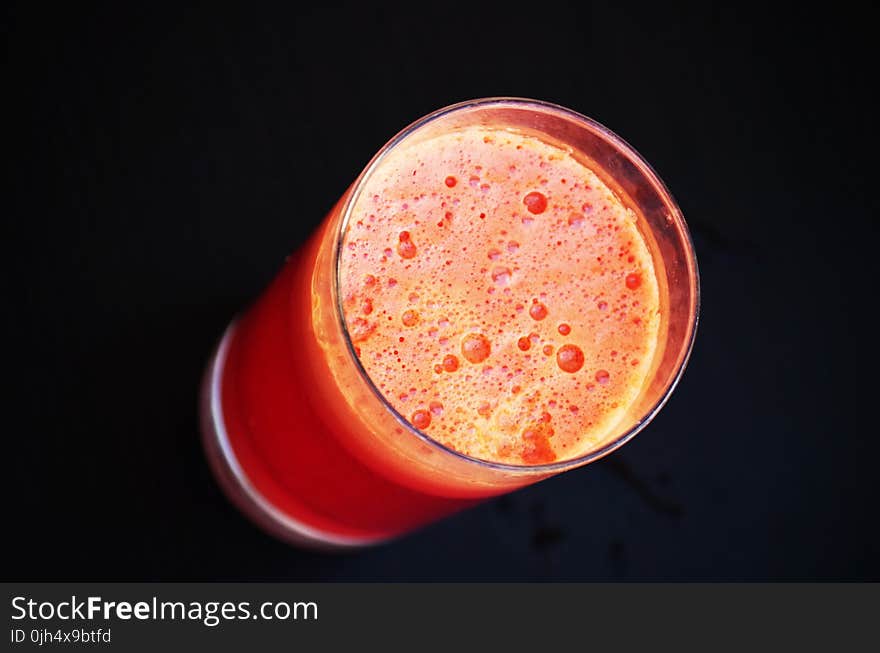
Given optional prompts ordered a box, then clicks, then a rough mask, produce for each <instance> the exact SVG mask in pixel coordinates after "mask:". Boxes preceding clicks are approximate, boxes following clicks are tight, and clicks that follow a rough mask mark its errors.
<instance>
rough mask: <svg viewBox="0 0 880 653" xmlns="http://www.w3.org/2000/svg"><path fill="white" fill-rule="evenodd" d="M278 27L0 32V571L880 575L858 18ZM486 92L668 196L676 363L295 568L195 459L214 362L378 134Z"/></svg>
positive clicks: (159, 19) (868, 156)
mask: <svg viewBox="0 0 880 653" xmlns="http://www.w3.org/2000/svg"><path fill="white" fill-rule="evenodd" d="M216 4H217V3H215V5H216ZM221 4H222V3H221ZM288 4H289V8H288V9H287V11H286V12H278V11H275V12H270V13H262V12H261V11H259V10H258V9H256V8H255V7H250V6H248V7H246V8H241V9H240V10H239V11H237V12H233V13H227V12H226V11H223V10H221V9H220V8H219V6H211V7H210V8H205V9H203V10H201V11H189V10H183V9H179V10H177V11H175V12H174V13H168V14H160V13H158V12H154V11H148V10H147V9H132V8H125V9H123V8H119V7H117V8H115V9H105V10H102V11H96V10H86V9H83V8H82V7H80V6H79V5H71V6H70V7H68V8H67V9H65V10H63V12H64V13H54V12H48V11H47V10H43V11H42V12H40V11H34V9H33V8H31V10H30V11H24V10H19V9H15V8H13V9H10V10H8V12H7V15H6V17H5V19H4V22H5V28H6V29H5V32H6V40H7V43H8V58H9V59H8V60H9V63H10V64H11V66H12V68H13V72H12V75H11V77H9V78H8V79H7V83H6V87H5V93H4V98H5V99H4V104H6V105H7V106H8V107H11V108H13V109H18V110H20V118H16V119H15V120H8V121H7V123H6V128H7V130H8V131H9V132H10V137H11V142H13V143H15V145H18V144H19V143H21V145H22V147H21V148H20V149H18V148H17V147H15V148H12V149H8V150H7V152H8V153H9V154H11V156H10V158H11V163H12V168H13V170H12V174H11V176H8V177H7V179H9V180H10V181H11V191H10V193H9V195H7V199H6V201H5V202H4V210H3V214H4V216H3V220H2V223H3V232H4V237H3V239H2V240H3V243H4V245H5V247H4V250H5V254H4V257H5V259H6V260H5V263H7V264H8V265H9V268H8V271H7V272H6V273H5V274H4V277H5V279H4V281H5V283H4V286H5V287H6V290H5V291H4V293H5V299H6V302H5V305H6V309H5V311H4V319H3V322H4V325H3V326H4V332H5V333H6V338H5V342H6V355H5V357H4V358H5V360H6V364H5V365H4V369H5V370H6V374H5V375H6V377H7V379H8V380H10V381H12V389H11V391H7V392H6V393H5V397H6V399H5V401H4V414H5V415H7V416H11V417H12V419H7V420H6V421H5V422H6V423H5V427H6V428H4V434H5V442H6V445H7V446H6V447H5V450H6V451H7V453H6V454H5V456H4V460H5V463H6V472H5V477H6V482H7V483H9V489H8V490H7V494H6V497H7V498H6V505H7V508H6V510H5V515H4V516H5V518H6V519H5V521H6V524H7V528H5V529H4V530H5V533H6V535H5V538H4V539H5V540H6V544H7V546H8V547H9V548H10V549H11V551H9V552H7V554H6V555H5V556H3V574H2V575H3V577H4V578H6V579H22V580H25V579H30V580H48V579H59V580H121V579H126V580H810V579H816V580H878V579H880V555H878V553H880V547H878V525H877V499H878V491H877V480H876V479H877V476H876V472H875V468H876V464H877V463H876V461H877V457H878V453H880V447H878V442H877V440H878V437H877V432H876V427H873V426H871V419H870V415H871V413H872V412H873V410H872V409H873V407H874V406H873V401H872V400H873V397H869V396H868V390H869V389H872V385H873V386H876V384H871V383H870V382H869V381H868V379H869V378H870V367H871V365H872V359H873V358H874V349H875V339H872V338H870V337H869V334H872V333H873V331H875V330H876V321H875V318H874V305H875V304H876V298H877V293H876V289H874V284H873V278H872V276H873V264H874V261H875V259H876V256H875V255H874V254H873V252H872V250H873V247H874V246H873V244H872V242H873V236H874V234H873V233H872V226H873V225H872V222H873V218H874V215H876V211H877V208H878V207H877V199H876V197H877V195H876V193H875V192H874V186H875V185H876V180H875V178H874V177H875V174H874V173H875V171H876V166H874V165H872V155H873V152H872V151H871V148H872V146H873V141H874V140H875V138H874V137H875V131H876V127H875V123H874V118H875V116H874V115H873V114H874V109H873V106H872V105H871V103H869V102H868V96H869V93H868V91H869V89H870V86H871V85H872V84H873V80H872V77H873V76H874V75H873V74H872V73H871V72H870V71H871V66H870V61H869V59H868V54H869V48H868V40H867V39H868V38H869V37H871V38H872V35H870V34H869V28H870V21H868V20H867V19H866V18H865V17H859V16H854V15H844V14H843V13H839V14H836V13H827V12H826V13H822V14H816V15H813V14H810V13H808V12H806V10H803V9H797V10H794V9H791V10H789V11H781V10H780V11H778V12H776V13H768V11H769V8H767V7H764V8H763V9H762V10H761V11H760V12H756V11H754V10H749V9H746V8H740V9H719V8H713V7H710V6H706V7H703V8H702V9H699V10H694V11H692V12H689V13H681V12H670V9H669V7H667V5H666V4H665V3H654V6H653V7H652V8H650V9H643V8H639V9H636V8H634V7H633V6H631V5H630V6H627V5H626V4H624V3H601V4H590V3H570V4H569V5H566V4H556V5H548V6H537V5H535V6H533V7H532V8H531V9H529V10H528V11H523V10H519V9H516V8H515V7H514V6H513V5H499V6H496V7H494V8H492V9H491V10H490V9H488V8H479V7H477V6H474V5H475V3H470V5H457V4H455V3H428V4H425V3H420V4H418V7H417V6H416V5H411V6H410V7H409V8H408V9H407V10H406V11H402V10H391V9H382V8H381V7H378V6H373V5H372V4H371V3H360V4H359V5H358V6H356V7H353V8H344V7H343V6H341V5H338V4H335V3H324V4H321V5H319V6H318V7H315V8H301V9H294V8H293V7H294V6H295V4H294V3H288ZM708 4H709V3H707V5H708ZM493 95H515V96H525V97H534V98H539V99H543V100H548V101H551V102H556V103H559V104H562V105H565V106H567V107H570V108H572V109H574V110H576V111H579V112H582V113H585V114H587V115H589V116H591V117H592V118H594V119H596V120H598V121H600V122H602V123H603V124H605V125H607V126H608V127H609V128H611V129H612V130H614V131H615V132H617V133H618V134H620V135H621V136H622V137H623V138H624V139H626V140H627V141H628V142H630V143H631V144H632V145H633V146H634V147H635V148H636V149H637V150H638V151H639V152H640V153H641V154H642V155H643V156H644V157H645V158H646V159H647V160H648V161H650V162H651V164H652V165H653V166H654V167H655V168H656V170H657V171H658V173H659V174H660V176H661V177H662V178H663V179H664V180H665V181H666V183H667V184H668V186H669V187H670V189H671V190H672V192H673V194H674V195H675V196H676V198H677V199H678V201H679V203H680V205H681V207H682V210H683V212H684V214H685V216H686V218H687V220H688V222H689V224H690V227H691V229H692V232H693V237H694V240H695V243H696V248H697V254H698V257H699V263H700V272H701V276H702V293H703V294H702V316H701V323H700V328H699V333H698V336H697V341H696V346H695V349H694V353H693V357H692V359H691V363H690V366H689V368H688V370H687V372H686V373H685V375H684V378H683V380H682V381H681V384H680V385H679V387H678V389H677V390H676V392H675V393H674V395H673V397H672V399H671V400H670V402H669V403H668V405H667V406H666V408H665V409H664V410H663V411H662V413H661V414H660V415H659V416H658V417H657V418H656V419H655V421H654V422H653V423H652V424H651V425H650V426H649V428H647V429H646V430H645V431H644V432H643V433H642V434H640V435H639V436H638V437H637V438H636V439H635V440H633V441H632V442H630V443H629V444H627V445H626V446H625V447H623V448H622V449H621V450H619V451H618V452H616V453H614V454H613V455H611V456H609V457H608V458H606V459H604V460H602V461H600V462H597V463H595V464H593V465H589V466H587V467H585V468H581V469H578V470H575V471H572V472H569V473H566V474H563V475H561V476H558V477H556V478H553V479H551V480H548V481H545V482H543V483H540V484H538V485H536V486H533V487H530V488H527V489H524V490H521V491H518V492H516V493H514V494H512V495H510V496H507V497H505V498H501V499H497V500H493V501H490V502H488V503H485V504H483V505H481V506H479V507H477V508H475V509H472V510H470V511H467V512H465V513H462V514H460V515H458V516H455V517H452V518H450V519H448V520H446V521H443V522H441V523H438V524H435V525H433V526H430V527H428V528H426V529H424V530H422V531H420V532H418V533H415V534H413V535H410V536H408V537H405V538H403V539H401V540H399V541H397V542H394V543H392V544H389V545H386V546H382V547H378V548H375V549H370V550H366V551H362V552H357V553H350V554H344V555H321V554H315V553H308V552H303V551H299V550H296V549H292V548H290V547H288V546H286V545H284V544H281V543H279V542H277V541H275V540H273V539H272V538H270V537H269V536H267V535H265V534H263V533H262V532H261V531H259V530H258V529H257V528H255V527H254V526H252V525H251V524H250V523H249V522H248V521H246V520H245V519H244V518H242V517H241V516H240V515H239V513H238V512H237V511H236V510H235V509H234V508H233V507H232V506H231V505H230V504H229V503H228V502H227V501H226V500H225V498H224V496H223V495H222V494H221V492H220V490H219V489H218V487H217V485H216V484H215V482H214V480H213V478H212V476H211V474H210V473H209V470H208V468H207V466H206V463H205V460H204V458H203V455H202V451H201V449H200V446H199V439H198V422H197V391H198V385H199V379H200V375H201V373H202V370H203V366H204V364H205V362H206V359H207V357H208V355H209V353H210V350H211V348H212V346H213V344H214V342H215V339H216V338H217V336H218V335H219V334H220V332H221V331H222V329H223V328H224V326H225V324H226V323H227V321H228V320H229V319H230V318H231V317H232V316H233V315H234V314H235V313H236V312H237V311H239V310H240V309H242V308H243V307H245V306H246V305H247V303H248V302H249V301H250V300H252V299H253V298H254V297H255V296H256V295H257V294H258V293H259V292H260V290H261V288H262V287H263V286H264V285H265V284H266V283H267V282H268V281H269V280H270V279H271V278H272V277H273V275H274V274H275V273H276V272H277V270H278V269H279V266H280V265H281V263H282V262H283V259H284V257H285V256H286V255H287V254H288V253H289V252H291V251H293V250H295V249H296V248H297V247H298V246H299V245H300V244H301V243H302V242H303V240H304V239H305V238H306V237H307V235H308V234H309V233H310V232H311V231H312V230H313V229H314V228H315V226H316V225H317V224H318V223H319V222H320V221H321V220H322V218H323V216H324V215H325V214H326V212H327V210H328V209H329V208H330V206H331V205H332V204H333V203H334V202H335V200H336V199H337V198H338V197H339V196H340V194H341V193H342V192H343V191H344V190H345V188H346V187H347V185H348V184H349V183H350V182H351V181H352V180H353V179H354V177H355V176H356V175H357V174H358V172H359V171H360V170H361V168H362V167H363V166H364V164H365V163H366V162H367V161H368V160H369V158H370V157H371V156H372V155H373V153H374V152H375V151H376V150H377V149H378V148H379V147H380V146H381V145H382V144H383V143H384V142H385V141H386V140H387V139H388V138H390V137H391V136H392V135H393V134H394V133H395V132H396V131H397V130H399V129H400V128H402V127H403V126H405V125H406V124H407V123H409V122H411V121H412V120H414V119H416V118H418V117H420V116H422V115H424V114H426V113H428V112H430V111H432V110H434V109H437V108H439V107H442V106H445V105H448V104H451V103H453V102H457V101H460V100H465V99H470V98H476V97H485V96H493Z"/></svg>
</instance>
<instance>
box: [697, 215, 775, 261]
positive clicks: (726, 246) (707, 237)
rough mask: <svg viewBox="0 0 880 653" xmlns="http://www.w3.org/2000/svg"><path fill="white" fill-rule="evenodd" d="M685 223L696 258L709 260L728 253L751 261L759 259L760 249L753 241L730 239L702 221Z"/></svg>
mask: <svg viewBox="0 0 880 653" xmlns="http://www.w3.org/2000/svg"><path fill="white" fill-rule="evenodd" d="M687 222H688V227H690V231H691V235H692V236H693V238H694V245H695V247H696V249H697V256H698V257H701V258H707V256H708V257H709V258H711V257H712V255H714V254H723V253H729V254H740V255H744V256H749V257H751V258H753V259H760V258H761V254H762V252H761V248H760V247H759V246H758V244H757V243H756V242H755V241H753V240H748V239H742V238H731V237H730V236H729V235H727V234H725V233H723V232H722V231H721V230H720V229H718V227H717V226H715V225H714V224H711V223H709V222H704V221H702V220H697V219H688V221H687Z"/></svg>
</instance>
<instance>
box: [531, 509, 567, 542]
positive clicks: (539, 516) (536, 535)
mask: <svg viewBox="0 0 880 653" xmlns="http://www.w3.org/2000/svg"><path fill="white" fill-rule="evenodd" d="M529 512H530V513H531V522H532V524H531V529H530V530H531V543H532V548H533V549H534V550H535V551H537V552H538V553H542V554H544V555H548V554H549V553H550V552H551V551H552V550H553V549H554V548H556V547H557V546H558V545H559V544H560V543H561V542H562V541H563V540H565V538H566V537H568V534H567V533H566V532H565V529H564V528H561V527H560V526H557V525H556V524H553V523H551V522H550V521H548V520H547V518H546V514H547V510H546V506H545V505H544V502H543V501H536V502H535V503H533V504H532V505H531V506H530V510H529Z"/></svg>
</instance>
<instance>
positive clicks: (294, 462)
mask: <svg viewBox="0 0 880 653" xmlns="http://www.w3.org/2000/svg"><path fill="white" fill-rule="evenodd" d="M474 125H484V126H489V127H492V128H503V129H507V130H512V131H516V132H520V133H523V134H528V135H531V136H535V137H537V138H540V139H542V140H544V141H546V142H547V143H550V144H554V145H557V146H560V147H564V148H566V149H567V150H569V151H570V152H572V153H573V156H575V157H577V158H579V159H580V160H581V161H582V162H583V163H585V164H586V165H587V166H588V167H589V168H591V169H592V170H593V171H594V172H595V173H596V174H597V175H598V176H599V177H600V178H601V179H602V181H603V182H604V183H605V184H606V185H607V186H608V187H609V188H610V189H611V190H612V191H613V192H614V194H615V195H617V197H618V198H619V199H620V200H621V202H622V203H623V204H624V205H625V206H626V207H628V208H629V209H631V210H632V211H633V212H634V213H635V215H636V216H637V225H638V228H639V230H640V231H641V233H642V234H643V236H644V237H645V240H646V241H647V242H648V243H649V244H650V250H651V255H652V258H653V263H654V268H655V271H656V274H657V278H658V283H659V289H660V309H661V310H660V316H661V319H660V332H659V333H660V335H659V342H658V346H657V350H656V354H655V356H654V360H653V365H652V369H651V373H650V375H649V377H648V381H647V382H646V384H645V386H644V388H643V390H642V392H641V394H640V396H639V397H638V399H637V400H636V401H635V402H634V403H633V404H632V405H631V407H630V408H629V410H628V411H627V413H626V416H625V418H624V419H623V420H621V421H620V422H619V423H618V425H617V427H616V428H615V430H614V431H613V432H612V433H609V434H608V436H607V437H606V438H605V439H604V441H602V442H601V443H600V444H598V445H597V446H596V447H594V448H593V449H591V450H589V451H587V452H586V453H582V454H581V455H579V456H577V457H575V458H572V459H568V460H558V461H555V462H553V463H550V464H538V465H514V464H502V463H497V462H491V461H487V460H480V459H477V458H473V457H469V456H467V455H464V454H461V453H459V452H457V451H455V450H452V449H450V448H448V447H445V446H443V445H442V444H440V443H439V442H437V441H435V440H434V439H432V438H431V437H429V436H428V435H426V434H425V433H423V432H422V431H420V430H418V429H417V428H415V427H414V426H412V424H411V423H410V422H409V421H408V420H407V419H405V418H404V417H403V416H402V415H400V414H399V413H398V412H397V411H396V410H395V409H394V408H393V407H392V406H391V405H390V403H389V402H388V401H387V400H386V399H385V397H384V396H383V394H382V392H380V390H379V389H378V388H377V387H376V385H375V384H374V383H373V381H372V380H371V379H370V378H369V376H368V375H367V373H366V372H365V370H364V368H363V367H362V365H361V362H360V361H359V359H358V357H357V355H356V354H355V350H354V344H353V343H352V338H351V337H350V334H349V333H348V331H347V328H346V322H345V319H344V315H343V309H342V304H341V299H340V296H339V295H340V293H339V278H338V269H339V268H338V264H339V258H340V252H341V248H342V241H343V235H344V233H345V229H346V225H347V223H348V221H349V219H350V217H351V214H352V208H353V206H354V205H355V204H356V202H357V200H358V198H359V196H360V193H361V191H362V190H363V188H364V186H365V184H366V182H367V180H368V179H370V177H371V175H375V174H378V173H380V172H381V171H382V170H383V161H384V160H385V158H386V156H387V155H388V153H389V152H392V151H393V150H394V149H395V148H399V147H401V145H402V144H407V143H411V142H414V141H415V140H417V139H422V138H428V137H431V136H432V135H436V134H441V133H445V132H449V131H453V130H459V129H463V128H466V127H468V126H474ZM698 304H699V282H698V273H697V262H696V258H695V254H694V249H693V245H692V243H691V239H690V235H689V233H688V229H687V226H686V224H685V221H684V218H683V217H682V214H681V211H680V210H679V208H678V206H677V205H676V203H675V200H674V199H673V198H672V196H671V194H670V193H669V191H668V190H667V189H666V187H665V186H664V184H663V182H662V181H661V180H660V178H659V177H658V176H657V175H656V173H655V172H654V171H653V170H652V169H651V167H650V166H649V165H648V164H647V163H646V162H645V161H644V160H643V159H642V158H641V157H640V156H639V155H638V153H636V151H635V150H634V149H633V148H632V147H630V146H629V145H628V144H627V143H625V142H624V141H623V140H622V139H621V138H619V137H618V136H616V135H615V134H613V133H612V132H611V131H609V130H608V129H606V128H605V127H603V126H602V125H599V124H598V123H596V122H595V121H593V120H591V119H589V118H587V117H585V116H583V115H580V114H578V113H576V112H574V111H571V110H569V109H566V108H563V107H560V106H557V105H553V104H548V103H545V102H541V101H536V100H528V99H520V98H486V99H480V100H474V101H469V102H463V103H460V104H456V105H453V106H449V107H446V108H443V109H441V110H439V111H436V112H434V113H432V114H430V115H428V116H425V117H423V118H421V119H420V120H417V121H416V122H414V123H413V124H411V125H410V126H408V127H406V128H405V129H404V130H402V131H401V132H400V133H399V134H397V135H396V136H395V137H394V138H392V139H391V140H390V141H389V142H388V143H387V144H386V145H385V146H384V147H383V148H382V149H381V150H380V151H379V152H378V153H377V154H376V156H375V157H374V158H373V159H372V161H370V163H369V164H368V165H367V166H366V168H365V169H364V170H363V171H362V172H361V174H360V176H359V177H358V178H357V179H356V180H355V182H354V183H353V185H352V186H351V187H350V188H349V190H348V191H347V192H346V193H345V194H344V195H343V197H342V198H341V199H340V200H339V202H338V203H337V204H336V206H334V207H333V208H332V209H331V211H330V212H329V214H328V215H327V217H326V219H325V220H324V222H323V224H322V225H321V226H320V228H318V229H317V231H316V232H315V233H314V235H313V236H312V238H311V239H310V240H309V241H308V243H307V244H306V245H305V246H303V247H302V248H301V249H300V250H299V251H298V252H295V253H294V254H292V255H291V256H290V257H289V258H288V259H287V261H286V262H285V263H284V265H283V267H282V268H281V270H280V271H279V273H278V275H277V277H276V278H275V279H274V281H272V282H271V284H270V285H269V286H268V287H267V288H266V289H265V291H264V292H263V293H262V295H261V296H260V297H259V298H257V300H256V301H255V302H254V303H253V305H251V306H250V307H249V308H248V309H247V310H246V311H245V312H243V313H242V314H241V315H239V316H238V317H237V318H236V319H235V320H234V321H233V322H232V324H231V325H230V326H229V328H228V329H227V330H226V332H225V334H224V335H223V336H222V339H221V340H220V343H219V346H218V347H217V349H216V352H215V354H214V356H213V357H212V359H211V361H210V363H209V365H208V368H207V371H206V375H205V379H204V383H203V389H202V412H201V414H202V431H203V442H204V447H205V450H206V453H207V457H208V460H209V461H210V464H211V468H212V470H213V472H214V473H215V475H216V477H217V479H218V481H219V482H220V484H221V486H222V487H223V489H224V491H225V492H226V494H227V495H228V497H229V498H230V499H231V500H232V501H233V502H234V503H235V504H236V505H237V506H238V507H239V508H240V509H241V510H242V512H244V514H246V515H247V516H248V517H250V518H251V519H252V520H253V521H255V522H256V523H257V524H258V525H260V526H261V527H263V528H264V529H266V530H267V531H269V532H270V533H272V534H274V535H276V536H278V537H280V538H282V539H284V540H286V541H288V542H291V543H294V544H297V545H304V546H309V547H313V548H322V549H334V548H348V547H360V546H365V545H370V544H375V543H379V542H383V541H386V540H389V539H391V538H394V537H395V536H398V535H400V534H402V533H405V532H408V531H411V530H413V529H415V528H417V527H419V526H421V525H424V524H426V523H429V522H432V521H434V520H437V519H439V518H441V517H443V516H445V515H448V514H450V513H452V512H454V511H457V510H460V509H462V508H465V507H468V506H470V505H473V504H475V503H477V502H479V501H482V500H485V499H487V498H489V497H492V496H496V495H500V494H503V493H506V492H510V491H512V490H514V489H516V488H520V487H523V486H525V485H528V484H531V483H535V482H537V481H540V480H541V479H544V478H547V477H549V476H552V475H554V474H558V473H560V472H563V471H566V470H569V469H572V468H576V467H580V466H582V465H586V464H587V463H590V462H592V461H594V460H597V459H599V458H601V457H602V456H605V455H607V454H609V453H610V452H612V451H614V450H615V449H617V448H618V447H620V446H621V445H623V444H624V443H625V442H627V441H628V440H630V439H631V438H632V437H634V436H635V435H636V434H637V433H638V432H639V431H641V430H642V429H643V428H644V427H645V426H646V425H647V424H648V423H649V422H650V421H651V419H652V418H653V417H654V415H656V414H657V412H658V411H659V410H660V408H661V407H662V406H663V404H664V403H665V402H666V400H667V399H668V398H669V396H670V393H671V392H672V390H673V388H674V387H675V385H676V383H677V382H678V379H679V378H680V376H681V374H682V372H683V370H684V367H685V365H686V362H687V359H688V356H689V354H690V351H691V347H692V344H693V341H694V335H695V331H696V326H697V318H698Z"/></svg>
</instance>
